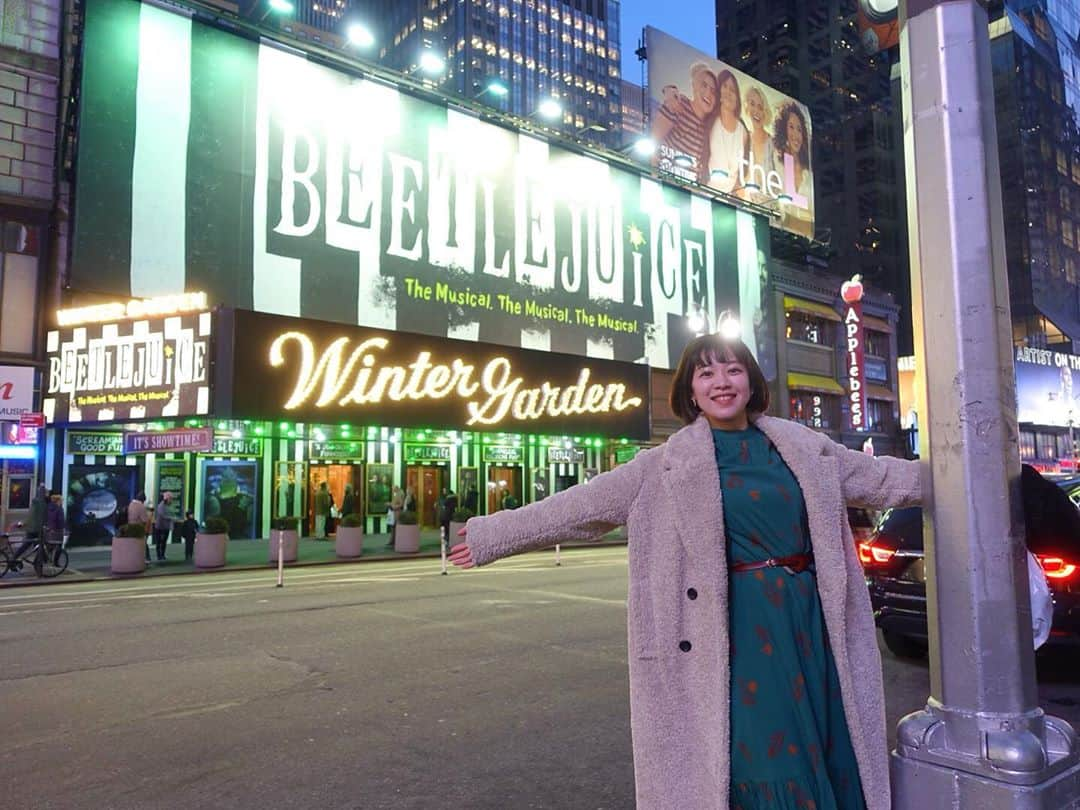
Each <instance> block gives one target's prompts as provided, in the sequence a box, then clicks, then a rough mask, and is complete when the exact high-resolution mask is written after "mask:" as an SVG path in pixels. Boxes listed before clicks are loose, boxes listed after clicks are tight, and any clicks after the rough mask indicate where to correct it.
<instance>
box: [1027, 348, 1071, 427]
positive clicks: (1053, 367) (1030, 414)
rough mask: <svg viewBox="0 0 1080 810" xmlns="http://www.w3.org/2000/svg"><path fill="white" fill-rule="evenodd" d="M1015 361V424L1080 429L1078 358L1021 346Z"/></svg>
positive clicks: (1062, 353)
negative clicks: (1016, 422) (1017, 422)
mask: <svg viewBox="0 0 1080 810" xmlns="http://www.w3.org/2000/svg"><path fill="white" fill-rule="evenodd" d="M1014 361H1015V367H1016V406H1017V414H1016V416H1017V421H1019V422H1021V423H1031V424H1035V425H1056V426H1058V427H1070V426H1074V427H1080V355H1075V354H1066V353H1064V352H1056V351H1052V350H1050V349H1037V348H1033V347H1031V346H1020V347H1017V349H1016V355H1015V357H1014ZM1074 380H1076V383H1075V385H1074Z"/></svg>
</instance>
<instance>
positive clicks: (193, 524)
mask: <svg viewBox="0 0 1080 810" xmlns="http://www.w3.org/2000/svg"><path fill="white" fill-rule="evenodd" d="M198 533H199V523H198V521H196V520H195V515H194V514H193V513H192V512H191V510H190V509H189V510H188V511H187V512H185V513H184V522H183V523H181V524H180V536H181V537H183V538H184V561H185V562H191V558H192V557H194V556H195V535H197V534H198Z"/></svg>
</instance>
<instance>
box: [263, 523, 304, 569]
mask: <svg viewBox="0 0 1080 810" xmlns="http://www.w3.org/2000/svg"><path fill="white" fill-rule="evenodd" d="M270 526H271V528H270V562H272V563H276V562H277V561H278V548H279V547H280V548H281V549H282V552H281V559H282V560H283V561H285V562H296V558H297V555H298V554H299V549H300V518H298V517H293V516H292V515H290V516H288V517H279V518H274V520H273V522H272V523H271V524H270Z"/></svg>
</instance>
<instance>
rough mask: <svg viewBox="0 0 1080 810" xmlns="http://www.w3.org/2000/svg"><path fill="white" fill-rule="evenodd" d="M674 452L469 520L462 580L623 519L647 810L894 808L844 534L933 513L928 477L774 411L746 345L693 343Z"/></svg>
mask: <svg viewBox="0 0 1080 810" xmlns="http://www.w3.org/2000/svg"><path fill="white" fill-rule="evenodd" d="M669 401H670V404H671V407H672V409H673V410H674V412H675V414H676V415H678V416H679V418H680V419H681V420H682V422H683V423H684V425H685V426H684V427H683V428H682V429H681V430H679V431H678V432H677V433H675V434H674V435H673V436H671V437H670V438H669V439H668V440H667V442H666V443H665V444H664V445H661V446H660V447H656V448H652V449H649V450H645V451H643V452H641V453H639V454H638V455H637V456H636V457H635V458H634V459H633V460H632V461H629V462H627V463H626V464H622V465H620V466H618V467H616V468H615V469H613V470H611V471H610V472H606V473H604V474H602V475H598V476H596V477H595V478H593V479H592V481H591V482H589V484H588V485H585V486H575V487H571V488H570V489H568V490H564V491H563V492H560V493H556V494H554V495H552V496H550V497H548V498H546V499H544V500H543V501H539V502H537V503H532V504H529V505H528V506H525V507H523V508H521V509H516V510H504V511H501V512H498V513H496V514H494V515H490V516H488V517H479V518H473V519H471V520H470V521H469V522H468V524H467V526H466V528H465V529H463V530H462V531H461V532H460V535H461V536H462V538H463V540H462V541H461V542H459V543H458V544H456V545H455V546H454V548H453V549H452V550H451V556H450V561H451V562H452V563H454V564H455V565H458V566H461V567H463V568H471V567H474V566H477V565H485V564H487V563H490V562H492V561H493V560H496V559H498V558H500V557H505V556H507V555H509V554H515V553H518V552H522V551H528V550H532V549H538V548H543V547H546V546H550V545H552V544H554V543H556V542H566V541H567V540H587V539H592V538H594V537H596V536H598V535H600V534H602V533H604V532H607V531H609V530H610V529H611V528H612V527H613V526H619V525H623V524H627V525H628V526H629V530H628V559H629V601H628V611H627V621H628V624H629V628H628V629H629V635H628V638H629V666H630V725H631V731H632V734H633V750H634V766H635V778H636V790H637V807H638V808H639V810H654V809H655V810H667V808H675V807H680V808H681V807H685V808H695V809H696V810H701V809H702V808H710V809H712V808H716V809H717V810H719V808H727V807H729V806H730V807H738V806H742V807H764V806H766V805H767V804H769V805H771V804H773V803H775V804H776V805H777V806H779V805H783V806H785V807H817V808H821V809H822V810H824V808H845V810H860V809H861V808H869V810H888V808H889V806H890V800H889V776H888V774H889V771H888V768H889V762H888V750H887V745H886V736H885V705H884V691H883V686H882V677H881V657H880V654H879V652H878V647H877V634H876V630H875V627H874V619H873V615H872V613H871V610H870V599H869V595H868V593H867V589H866V583H865V581H864V579H863V576H862V571H861V569H860V567H859V561H858V559H857V557H856V553H855V544H854V542H853V541H852V538H851V530H850V528H849V527H848V525H847V521H846V520H844V516H845V514H846V513H845V508H844V507H845V506H846V505H847V504H852V505H858V506H863V507H865V508H870V509H884V508H886V507H891V506H901V505H905V504H914V503H917V502H918V501H919V500H920V499H921V486H920V480H919V468H918V465H917V463H915V462H911V461H903V460H901V459H896V458H888V457H879V458H875V457H872V456H869V455H867V454H865V453H861V452H858V451H853V450H849V449H848V448H846V447H844V446H843V445H840V444H837V443H835V442H833V441H832V440H831V439H829V438H828V437H827V436H825V435H823V434H821V433H818V432H816V431H814V430H811V429H809V428H806V427H804V426H802V425H799V424H798V423H795V422H791V421H788V420H784V419H778V418H774V417H770V416H766V415H765V411H766V409H767V407H768V404H769V390H768V386H767V384H766V382H765V378H764V375H763V374H762V373H761V369H760V367H759V366H758V364H757V362H756V361H755V360H754V358H753V355H751V353H750V351H749V350H748V349H747V348H746V346H745V344H743V343H742V341H740V340H737V339H734V340H733V339H725V338H723V337H721V336H719V335H715V334H709V335H704V336H701V337H698V338H696V339H694V340H692V341H691V342H690V343H689V345H688V346H687V348H686V350H685V351H684V352H683V355H682V359H681V360H680V361H679V366H678V369H677V370H676V372H675V376H674V380H673V382H672V388H671V392H670V395H669Z"/></svg>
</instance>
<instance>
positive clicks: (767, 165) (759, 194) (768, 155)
mask: <svg viewBox="0 0 1080 810" xmlns="http://www.w3.org/2000/svg"><path fill="white" fill-rule="evenodd" d="M746 117H747V118H749V119H750V139H749V144H750V146H749V148H750V153H749V156H748V163H749V166H748V167H747V169H746V182H747V184H754V185H756V186H757V188H755V189H753V190H752V191H751V190H750V189H747V192H748V193H747V195H746V198H747V199H750V200H752V201H754V202H759V201H763V200H766V199H768V194H766V192H765V190H766V188H767V187H768V182H769V173H770V172H772V171H773V170H774V168H775V167H774V165H773V136H772V133H771V132H769V131H768V130H767V129H765V125H766V123H767V122H768V121H769V120H770V119H771V118H772V108H771V107H770V106H769V101H768V99H766V98H765V94H764V93H763V92H761V88H760V87H758V86H757V85H756V84H755V85H753V86H752V87H750V89H749V90H747V91H746Z"/></svg>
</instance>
